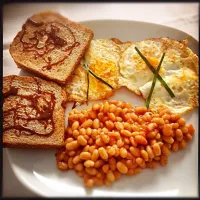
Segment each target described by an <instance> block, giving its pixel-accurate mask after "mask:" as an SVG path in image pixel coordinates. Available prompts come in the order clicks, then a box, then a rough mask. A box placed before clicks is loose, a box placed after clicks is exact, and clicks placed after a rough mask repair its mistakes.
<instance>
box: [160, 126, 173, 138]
mask: <svg viewBox="0 0 200 200" xmlns="http://www.w3.org/2000/svg"><path fill="white" fill-rule="evenodd" d="M162 132H163V135H164V136H167V137H168V136H171V134H172V126H171V125H169V124H165V125H164V127H163V130H162Z"/></svg>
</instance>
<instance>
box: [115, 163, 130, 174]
mask: <svg viewBox="0 0 200 200" xmlns="http://www.w3.org/2000/svg"><path fill="white" fill-rule="evenodd" d="M117 169H118V170H119V172H121V173H122V174H126V173H127V172H128V168H127V167H126V165H125V164H124V163H122V162H117Z"/></svg>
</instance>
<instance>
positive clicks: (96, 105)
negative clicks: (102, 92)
mask: <svg viewBox="0 0 200 200" xmlns="http://www.w3.org/2000/svg"><path fill="white" fill-rule="evenodd" d="M99 108H100V105H99V104H97V103H95V104H93V105H92V109H93V110H95V111H97V110H99Z"/></svg>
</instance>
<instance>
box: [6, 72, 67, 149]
mask: <svg viewBox="0 0 200 200" xmlns="http://www.w3.org/2000/svg"><path fill="white" fill-rule="evenodd" d="M35 80H37V82H39V84H40V86H41V88H42V89H41V90H42V91H48V92H49V91H51V92H52V93H53V94H54V96H55V107H54V110H53V121H54V130H53V133H51V134H48V135H41V134H32V135H26V134H20V135H19V136H17V135H16V133H15V129H14V128H12V129H8V130H5V131H4V132H3V147H11V148H13V147H14V148H15V147H19V148H58V147H61V146H63V144H64V129H65V120H64V119H65V108H64V105H63V104H64V103H65V102H66V99H67V98H66V93H65V91H64V90H63V89H62V88H61V87H60V86H59V85H57V84H56V83H54V82H51V81H45V80H42V79H40V78H37V77H24V76H14V75H11V76H6V77H4V78H3V94H4V93H6V92H7V91H8V90H9V88H10V87H11V82H12V81H14V83H15V85H16V86H18V88H21V86H23V88H26V89H28V88H29V86H30V85H33V86H34V81H35ZM22 84H23V85H22ZM30 89H31V88H30ZM27 107H28V106H27Z"/></svg>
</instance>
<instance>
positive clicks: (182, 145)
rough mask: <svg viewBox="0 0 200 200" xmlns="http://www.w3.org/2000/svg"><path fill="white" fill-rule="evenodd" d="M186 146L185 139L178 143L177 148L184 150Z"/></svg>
mask: <svg viewBox="0 0 200 200" xmlns="http://www.w3.org/2000/svg"><path fill="white" fill-rule="evenodd" d="M186 146H187V142H186V140H185V139H183V140H181V141H180V143H179V148H180V149H185V148H186Z"/></svg>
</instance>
